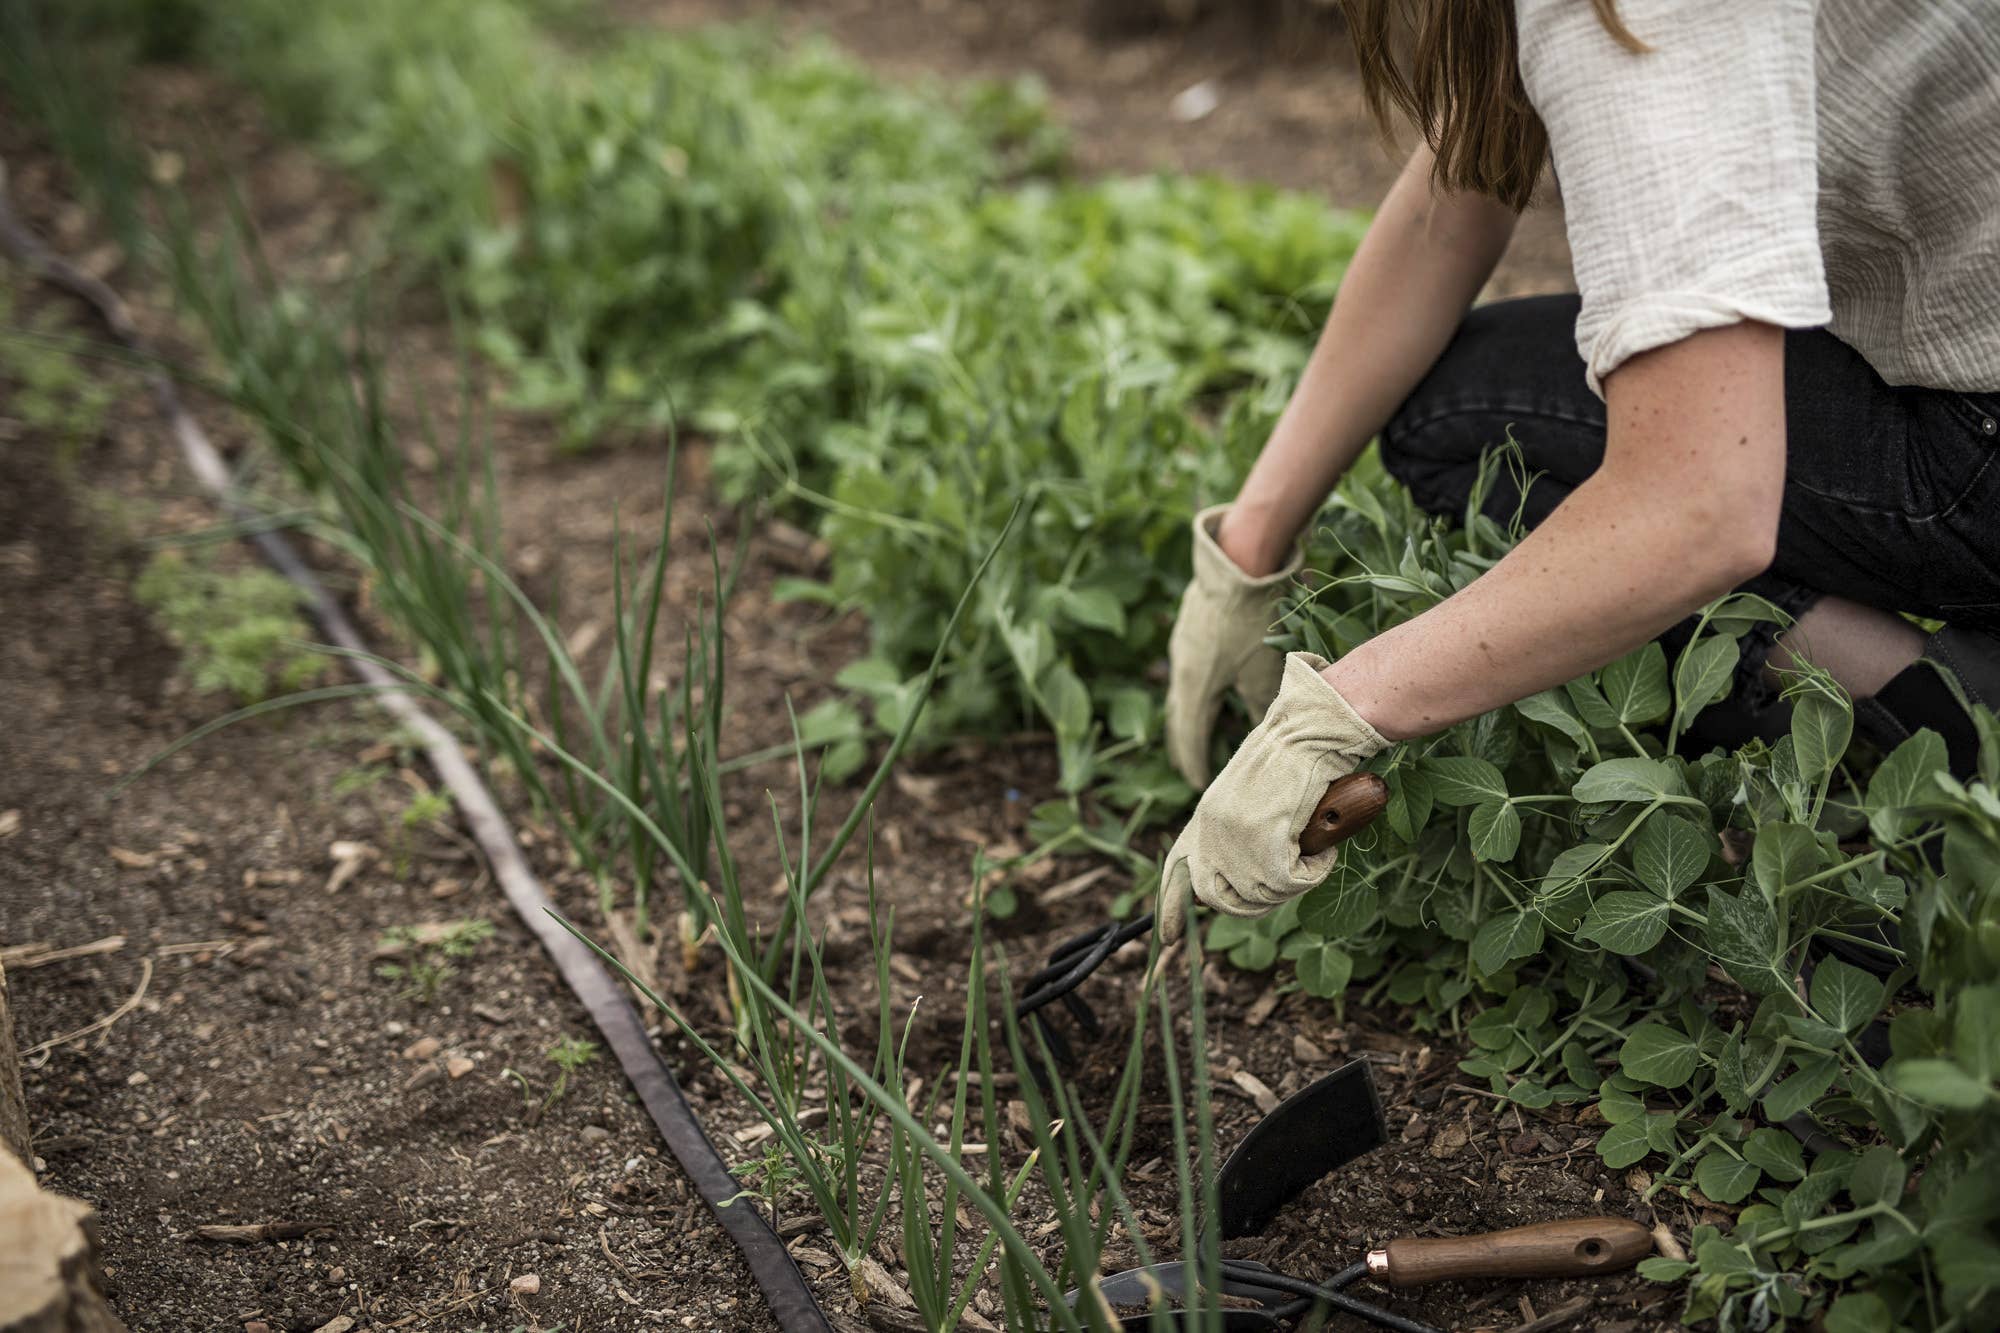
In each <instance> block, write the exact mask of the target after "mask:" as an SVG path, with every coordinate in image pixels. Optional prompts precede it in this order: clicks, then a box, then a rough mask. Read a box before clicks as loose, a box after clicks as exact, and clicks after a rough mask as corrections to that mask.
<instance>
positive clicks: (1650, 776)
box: [1569, 756, 1687, 801]
mask: <svg viewBox="0 0 2000 1333" xmlns="http://www.w3.org/2000/svg"><path fill="white" fill-rule="evenodd" d="M1569 794H1570V795H1571V796H1573V797H1575V798H1576V799H1577V800H1579V801H1650V800H1652V799H1653V798H1654V797H1656V796H1685V795H1687V784H1686V783H1684V782H1682V781H1681V776H1680V774H1679V773H1677V772H1675V771H1674V770H1673V768H1672V767H1670V766H1669V765H1667V764H1665V763H1663V762H1661V761H1660V760H1658V759H1641V758H1638V757H1637V756H1631V757H1627V758H1623V759H1606V760H1605V761H1604V762H1603V763H1600V764H1593V765H1592V766H1591V767H1590V769H1589V770H1588V771H1586V772H1585V773H1584V775H1583V776H1582V777H1581V778H1578V779H1577V781H1576V785H1575V786H1573V787H1571V788H1570V791H1569Z"/></svg>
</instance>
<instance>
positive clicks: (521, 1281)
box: [507, 1273, 542, 1296]
mask: <svg viewBox="0 0 2000 1333" xmlns="http://www.w3.org/2000/svg"><path fill="white" fill-rule="evenodd" d="M507 1290H509V1291H511V1292H513V1293H514V1294H515V1295H516V1296H534V1295H538V1294H540V1292H541V1290H542V1279H541V1277H540V1276H539V1275H538V1274H535V1273H523V1274H521V1276H519V1277H517V1278H515V1279H514V1280H513V1281H512V1282H509V1283H508V1284H507Z"/></svg>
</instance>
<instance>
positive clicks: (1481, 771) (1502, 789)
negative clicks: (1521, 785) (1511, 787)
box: [1423, 755, 1507, 805]
mask: <svg viewBox="0 0 2000 1333" xmlns="http://www.w3.org/2000/svg"><path fill="white" fill-rule="evenodd" d="M1423 771H1424V776H1425V777H1427V778H1429V779H1430V783H1431V791H1432V793H1433V794H1434V795H1435V796H1436V798H1437V800H1438V803H1439V804H1441V805H1478V804H1480V803H1481V802H1484V801H1505V800H1506V799H1507V779H1506V778H1504V777H1502V776H1501V775H1500V770H1499V769H1497V768H1495V767H1494V766H1493V765H1492V764H1490V763H1488V762H1487V761H1486V760H1484V759H1479V758H1476V757H1474V756H1472V755H1446V756H1445V757H1443V758H1439V759H1426V760H1424V761H1423Z"/></svg>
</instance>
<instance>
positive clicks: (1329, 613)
mask: <svg viewBox="0 0 2000 1333" xmlns="http://www.w3.org/2000/svg"><path fill="white" fill-rule="evenodd" d="M1506 461H1507V460H1506V455H1505V454H1504V453H1496V455H1495V458H1494V461H1493V463H1492V464H1491V465H1490V468H1489V475H1488V476H1487V478H1486V479H1485V482H1486V484H1484V485H1482V487H1481V488H1480V489H1479V493H1478V494H1476V495H1475V497H1474V499H1473V502H1472V503H1471V504H1470V505H1469V506H1468V509H1467V512H1466V514H1465V515H1464V517H1463V521H1462V522H1458V523H1445V522H1440V521H1434V520H1431V519H1429V518H1427V517H1425V516H1423V515H1421V514H1419V513H1418V512H1416V511H1415V509H1414V506H1413V504H1412V502H1411V501H1410V500H1409V498H1408V497H1407V495H1405V494H1404V493H1402V492H1401V491H1400V489H1399V488H1397V487H1395V486H1393V485H1392V484H1390V483H1389V482H1388V481H1387V479H1386V478H1385V477H1384V476H1383V475H1382V473H1381V472H1380V470H1379V468H1377V467H1373V466H1370V467H1365V468H1363V469H1361V470H1359V471H1358V472H1357V474H1356V475H1355V476H1354V477H1353V478H1351V479H1350V481H1349V482H1348V483H1347V484H1346V485H1345V486H1344V487H1343V489H1342V490H1341V492H1340V493H1339V495H1338V496H1337V497H1336V499H1335V501H1334V503H1333V505H1332V506H1331V507H1330V508H1329V510H1328V511H1327V513H1326V514H1325V515H1324V518H1323V522H1322V524H1321V526H1320V527H1319V529H1318V530H1317V532H1316V534H1315V536H1314V538H1313V542H1312V547H1311V551H1310V559H1309V563H1310V564H1311V565H1312V566H1313V567H1314V568H1316V569H1318V570H1320V571H1323V573H1321V574H1320V575H1318V576H1317V577H1315V578H1314V579H1313V580H1312V581H1311V586H1309V587H1306V588H1304V589H1302V590H1301V591H1300V592H1299V593H1298V594H1297V596H1296V597H1295V598H1294V599H1293V602H1292V604H1291V606H1290V607H1289V609H1288V614H1287V617H1286V620H1285V623H1284V629H1283V634H1282V640H1283V642H1284V643H1285V645H1286V646H1287V647H1301V648H1309V649H1312V650H1313V651H1317V652H1320V653H1324V654H1326V655H1327V656H1330V657H1331V656H1337V655H1338V654H1339V653H1341V652H1343V651H1345V650H1347V649H1349V648H1351V647H1353V646H1354V645H1355V644H1357V643H1359V642H1361V641H1362V640H1364V639H1366V638H1368V637H1370V636H1371V635H1373V634H1376V633H1379V632H1380V631H1381V630H1382V629H1385V628H1387V627H1388V626H1389V625H1391V624H1394V623H1396V622H1398V621H1401V620H1404V619H1407V618H1409V617H1411V616H1413V615H1416V614H1418V613H1420V612H1422V611H1423V610H1425V609H1426V608H1428V607H1430V606H1432V605H1435V604H1436V603H1437V602H1438V601H1441V600H1442V599H1443V598H1445V597H1447V596H1449V595H1450V594H1451V593H1452V592H1454V591H1456V590H1457V589H1458V588H1461V587H1463V586H1465V584H1467V583H1469V582H1470V581H1471V580H1472V579H1473V578H1476V577H1477V576H1478V575H1479V574H1480V573H1482V572H1484V570H1485V569H1487V568H1489V567H1490V566H1491V565H1492V564H1493V563H1494V562H1495V561H1496V560H1497V559H1498V558H1499V557H1500V556H1501V555H1502V554H1504V552H1505V551H1506V549H1507V548H1508V547H1509V546H1510V545H1511V542H1512V540H1513V537H1514V535H1515V534H1514V533H1513V532H1511V531H1510V530H1509V529H1508V527H1507V526H1505V525H1503V524H1502V523H1500V522H1498V521H1496V520H1495V519H1494V518H1492V517H1491V516H1490V515H1488V514H1486V513H1484V512H1482V507H1483V506H1484V502H1485V498H1486V496H1487V494H1489V493H1490V485H1491V483H1492V482H1493V481H1494V480H1495V478H1496V477H1497V469H1498V468H1499V467H1502V466H1505V465H1506ZM1778 616H1779V613H1778V612H1777V611H1776V609H1775V608H1773V607H1771V606H1770V605H1769V604H1768V603H1764V602H1762V601H1761V600H1760V599H1757V598H1754V597H1751V596H1748V595H1743V594H1738V595H1734V596H1730V597H1726V598H1723V599H1721V600H1720V601H1718V602H1716V603H1715V604H1713V605H1711V606H1710V607H1709V608H1707V610H1706V611H1705V612H1704V613H1703V614H1702V616H1701V617H1700V619H1699V622H1698V626H1697V628H1696V630H1695V632H1694V634H1693V637H1692V638H1691V640H1690V641H1689V642H1688V643H1687V644H1686V645H1685V646H1684V647H1683V648H1682V650H1681V651H1680V653H1679V655H1678V657H1677V659H1676V660H1674V661H1673V662H1671V663H1670V662H1669V660H1668V657H1667V655H1666V653H1665V651H1664V650H1663V649H1662V648H1661V647H1660V645H1659V644H1657V643H1652V644H1648V645H1646V646H1645V647H1643V648H1641V649H1639V650H1637V651H1635V652H1633V653H1631V654H1630V655H1628V656H1626V657H1624V658H1622V659H1620V660H1618V661H1616V662H1613V663H1610V664H1609V665H1607V666H1605V667H1603V668H1602V669H1600V670H1598V671H1595V672H1592V673H1590V674H1589V675H1587V676H1584V677H1582V678H1579V679H1577V680H1574V681H1571V682H1569V683H1568V684H1566V685H1564V686H1563V687H1561V688H1558V689H1551V690H1547V691H1544V692H1542V693H1540V694H1538V695H1535V696H1533V697H1531V698H1528V699H1524V700H1522V701H1521V702H1520V703H1518V704H1514V705H1511V706H1509V707H1507V708H1503V709H1500V710H1498V711H1496V712H1493V713H1490V714H1487V715H1485V716H1482V717H1479V718H1476V719H1474V720H1472V721H1470V722H1466V723H1463V724H1461V725H1459V726H1456V727H1453V728H1451V729H1450V730H1449V731H1447V732H1445V733H1443V734H1441V735H1439V736H1436V737H1433V738H1430V739H1429V740H1426V741H1423V742H1418V743H1412V744H1407V745H1403V746H1400V747H1397V748H1395V749H1394V750H1391V751H1389V752H1387V753H1385V754H1384V755H1382V756H1380V757H1378V758H1377V759H1376V760H1375V761H1373V765H1372V766H1373V767H1375V768H1377V769H1378V770H1379V771H1381V772H1382V773H1383V775H1384V776H1385V777H1386V778H1387V779H1388V781H1389V784H1390V788H1391V799H1390V802H1389V806H1388V808H1387V810H1386V811H1385V816H1384V818H1383V819H1381V820H1380V821H1378V823H1377V825H1376V827H1375V829H1373V830H1371V834H1370V835H1369V836H1368V837H1365V838H1363V839H1359V840H1357V841H1356V842H1354V843H1350V844H1349V845H1348V847H1347V849H1345V850H1344V851H1343V855H1342V857H1341V861H1340V864H1339V866H1338V868H1337V869H1336V871H1335V873H1334V874H1333V876H1332V877H1331V878H1330V879H1329V880H1328V881H1327V882H1326V883H1325V884H1323V885H1322V886H1320V887H1319V888H1318V889H1315V890H1314V891H1313V892H1311V893H1310V894H1307V895H1306V896H1305V897H1304V898H1302V899H1300V900H1299V901H1298V902H1297V903H1296V904H1295V905H1294V906H1293V907H1290V908H1287V909H1286V910H1284V911H1281V912H1279V913H1276V914H1274V915H1273V916H1272V917H1270V918H1266V919H1265V920H1264V921H1261V922H1243V921H1238V920H1235V919H1228V918H1225V919H1220V920H1217V921H1215V922H1212V923H1211V924H1210V926H1209V929H1208V934H1207V942H1208V945H1209V947H1210V948H1211V949H1214V950H1217V951H1222V952H1226V953H1227V954H1228V956H1229V957H1230V959H1231V960H1232V961H1233V962H1235V963H1237V964H1238V965H1240V966H1246V967H1272V966H1275V965H1276V964H1277V963H1278V962H1279V961H1280V960H1283V961H1288V962H1289V963H1291V965H1292V969H1293V973H1294V977H1295V984H1296V985H1297V986H1298V987H1300V988H1301V989H1303V990H1305V991H1307V992H1309V993H1311V994H1315V995H1321V996H1325V997H1328V998H1329V999H1332V1000H1334V1001H1335V1002H1336V1003H1338V1002H1340V1000H1341V997H1343V996H1344V995H1345V994H1346V993H1347V991H1348V988H1349V986H1350V985H1351V984H1358V985H1360V986H1361V987H1363V993H1364V994H1366V995H1368V996H1370V997H1374V998H1387V999H1388V1000H1390V1001H1393V1002H1395V1003H1398V1004H1401V1005H1406V1006H1409V1008H1410V1010H1411V1012H1412V1014H1413V1015H1414V1018H1415V1021H1416V1022H1417V1023H1418V1024H1419V1025H1420V1026H1422V1027H1426V1028H1429V1029H1431V1030H1435V1031H1440V1032H1444V1033H1448V1034H1450V1035H1453V1036H1457V1037H1461V1038H1463V1039H1464V1040H1465V1041H1466V1042H1467V1043H1468V1045H1469V1047H1470V1053H1469V1054H1468V1055H1467V1057H1466V1058H1465V1059H1464V1060H1463V1061H1462V1062H1461V1064H1460V1069H1461V1070H1462V1071H1463V1072H1464V1073H1465V1074H1467V1075H1469V1076H1471V1077H1474V1078H1477V1079H1482V1080H1484V1081H1485V1082H1486V1083H1487V1084H1488V1086H1489V1087H1490V1088H1491V1089H1492V1091H1493V1092H1495V1093H1496V1094H1499V1095H1501V1096H1502V1097H1504V1098H1506V1099H1508V1100H1510V1101H1512V1102H1514V1103H1517V1104H1519V1105H1520V1106H1522V1107H1526V1108H1541V1107H1546V1106H1549V1105H1551V1104H1555V1103H1567V1104H1575V1105H1578V1106H1580V1107H1583V1108H1586V1114H1587V1115H1589V1116H1590V1117H1593V1118H1594V1119H1595V1120H1596V1121H1597V1122H1599V1123H1601V1125H1602V1126H1603V1132H1602V1133H1601V1134H1600V1135H1599V1137H1598V1138H1597V1140H1596V1150H1597V1152H1598V1154H1599V1155H1600V1156H1601V1157H1602V1158H1603V1159H1604V1161H1605V1163H1606V1164H1607V1165H1609V1166H1612V1167H1615V1168H1618V1169H1620V1170H1628V1171H1632V1172H1633V1173H1634V1174H1632V1175H1631V1176H1630V1177H1629V1178H1630V1179H1631V1180H1633V1181H1634V1182H1635V1184H1636V1185H1638V1186H1639V1187H1640V1188H1641V1189H1642V1192H1643V1194H1644V1195H1645V1197H1647V1198H1649V1199H1656V1200H1659V1201H1660V1202H1665V1201H1666V1199H1668V1198H1672V1197H1676V1196H1678V1197H1681V1198H1685V1199H1688V1200H1690V1201H1693V1202H1695V1203H1696V1204H1698V1205H1700V1206H1701V1207H1702V1208H1704V1209H1705V1210H1707V1211H1709V1212H1711V1213H1718V1212H1719V1213H1733V1214H1734V1217H1735V1224H1734V1226H1733V1227H1731V1228H1728V1229H1724V1228H1719V1227H1716V1226H1712V1225H1704V1226H1702V1227H1700V1228H1699V1229H1698V1230H1697V1231H1696V1233H1695V1237H1694V1241H1695V1243H1694V1245H1693V1248H1692V1253H1691V1256H1690V1258H1689V1259H1688V1260H1686V1261H1685V1262H1683V1261H1678V1260H1668V1259H1655V1260H1651V1261H1649V1262H1648V1264H1647V1265H1646V1268H1645V1271H1646V1272H1647V1273H1648V1274H1649V1275H1650V1276H1652V1277H1655V1278H1658V1279H1661V1280H1672V1279H1680V1278H1686V1279H1688V1280H1689V1284H1690V1285H1689V1296H1688V1306H1687V1314H1688V1317H1689V1318H1690V1319H1691V1320H1698V1319H1715V1320H1717V1321H1718V1322H1719V1324H1720V1325H1721V1326H1722V1327H1725V1328H1732V1329H1734V1328H1745V1329H1759V1328H1765V1327H1782V1326H1784V1325H1785V1324H1786V1323H1787V1322H1788V1321H1799V1322H1806V1321H1809V1320H1810V1319H1812V1318H1814V1317H1823V1318H1824V1319H1825V1321H1826V1326H1827V1327H1828V1328H1831V1329H1836V1330H1847V1329H1853V1330H1859V1329H1863V1328H1868V1329H1886V1328H1896V1327H1902V1328H1912V1329H1944V1328H1972V1327H1987V1326H1990V1325H1991V1323H1992V1321H1993V1320H1994V1319H1995V1318H2000V1238H1997V1237H1996V1230H1995V1228H1996V1226H2000V1186H1996V1184H1995V1176H1994V1168H1995V1167H2000V1088H1996V1078H2000V1008H1996V1005H2000V987H1996V986H1995V985H1994V983H1993V978H1994V976H1995V973H1994V967H1995V965H1996V964H2000V916H1996V911H2000V901H1996V896H2000V800H1996V797H1995V795H1994V785H1993V784H1994V781H1995V779H1996V776H2000V762H1996V761H2000V728H1996V726H1995V724H1994V719H1993V717H1992V715H1991V714H1990V713H1987V712H1985V711H1983V710H1982V711H1981V712H1980V714H1979V724H1980V726H1981V728H1982V734H1983V737H1984V747H1983V754H1982V763H1981V772H1980V776H1979V780H1977V781H1975V782H1974V783H1972V784H1970V785H1961V784H1960V783H1958V782H1956V781H1954V780H1953V779H1952V778H1951V777H1950V776H1949V775H1948V773H1947V772H1946V765H1945V754H1944V746H1943V743H1942V742H1941V741H1940V739H1939V738H1938V737H1937V736H1936V735H1935V734H1933V733H1930V732H1928V731H1921V732H1918V733H1917V734H1916V735H1915V736H1913V737H1911V738H1910V739H1908V740H1906V741H1905V742H1903V743H1902V744H1901V745H1899V746H1897V747H1896V748H1895V749H1893V750H1891V751H1889V752H1888V753H1887V754H1884V755H1871V754H1866V753H1864V752H1863V747H1862V746H1860V745H1856V744H1852V739H1853V738H1852V713H1851V707H1850V704H1849V702H1848V700H1847V698H1846V696H1845V695H1844V693H1843V692H1842V691H1841V690H1840V688H1839V686H1838V685H1837V684H1835V683H1834V682H1833V681H1832V680H1831V679H1830V678H1829V677H1827V676H1826V675H1825V674H1824V673H1823V672H1819V671H1816V670H1813V669H1812V668H1810V667H1803V668H1801V669H1800V670H1799V671H1798V672H1796V673H1795V674H1794V675H1793V676H1792V677H1791V679H1790V680H1789V682H1788V685H1787V692H1788V694H1789V695H1790V696H1791V699H1792V705H1793V707H1792V721H1791V726H1790V730H1789V733H1788V734H1786V735H1784V736H1781V737H1779V738H1777V739H1776V740H1775V741H1774V742H1768V743H1767V742H1764V741H1753V742H1751V743H1749V744H1747V745H1744V746H1742V747H1741V748H1739V749H1737V750H1735V751H1733V752H1731V751H1726V750H1723V749H1720V748H1716V749H1711V750H1709V751H1708V752H1707V753H1702V754H1691V753H1689V751H1690V750H1692V749H1693V748H1695V747H1693V746H1690V745H1687V744H1685V743H1683V742H1684V738H1685V737H1686V736H1687V734H1688V730H1689V726H1690V724H1691V723H1693V722H1694V721H1695V719H1696V718H1697V717H1698V716H1699V715H1700V714H1701V712H1702V711H1703V710H1704V709H1705V708H1707V707H1709V706H1711V705H1713V704H1714V703H1716V702H1717V701H1718V700H1720V699H1721V698H1722V697H1723V696H1724V695H1725V694H1726V693H1727V692H1728V689H1729V686H1730V680H1731V673H1732V671H1733V669H1734V666H1735V662H1736V659H1737V655H1738V644H1737V640H1738V638H1739V637H1740V636H1741V635H1742V634H1744V633H1746V632H1747V631H1748V630H1749V629H1750V628H1751V626H1752V625H1754V624H1756V623H1757V622H1759V621H1764V620H1771V619H1776V618H1778Z"/></svg>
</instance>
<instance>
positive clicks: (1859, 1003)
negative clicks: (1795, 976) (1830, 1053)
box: [1812, 958, 1883, 1033]
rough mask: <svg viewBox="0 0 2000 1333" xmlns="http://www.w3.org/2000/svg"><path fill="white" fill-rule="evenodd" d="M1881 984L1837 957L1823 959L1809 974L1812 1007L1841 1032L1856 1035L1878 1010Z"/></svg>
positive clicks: (1880, 1003) (1880, 1000) (1880, 1004)
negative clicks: (1811, 973) (1811, 974)
mask: <svg viewBox="0 0 2000 1333" xmlns="http://www.w3.org/2000/svg"><path fill="white" fill-rule="evenodd" d="M1882 989H1883V987H1882V983H1881V982H1880V981H1878V980H1877V979H1876V978H1875V977H1874V976H1872V975H1870V974H1869V973H1867V972H1864V971H1862V970H1861V969H1860V968H1858V967H1855V966H1854V965H1852V964H1851V963H1844V962H1842V961H1841V960H1840V959H1838V958H1826V959H1824V960H1822V961H1821V963H1820V965H1819V967H1818V968H1817V969H1815V970H1814V972H1813V979H1812V1007H1813V1008H1814V1009H1815V1010H1817V1011H1818V1013H1819V1016H1820V1017H1821V1018H1823V1019H1825V1020H1826V1021H1827V1022H1829V1023H1831V1024H1833V1025H1834V1026H1835V1027H1837V1028H1839V1029H1840V1030H1841V1031H1843V1032H1848V1033H1854V1032H1859V1031H1860V1030H1861V1027H1862V1025H1863V1024H1864V1023H1866V1022H1867V1021H1868V1020H1869V1019H1871V1018H1873V1017H1875V1015H1876V1014H1877V1013H1878V1012H1880V1011H1881V1008H1882Z"/></svg>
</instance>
